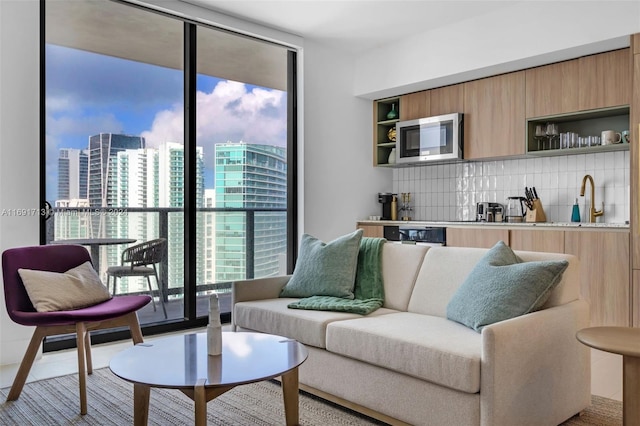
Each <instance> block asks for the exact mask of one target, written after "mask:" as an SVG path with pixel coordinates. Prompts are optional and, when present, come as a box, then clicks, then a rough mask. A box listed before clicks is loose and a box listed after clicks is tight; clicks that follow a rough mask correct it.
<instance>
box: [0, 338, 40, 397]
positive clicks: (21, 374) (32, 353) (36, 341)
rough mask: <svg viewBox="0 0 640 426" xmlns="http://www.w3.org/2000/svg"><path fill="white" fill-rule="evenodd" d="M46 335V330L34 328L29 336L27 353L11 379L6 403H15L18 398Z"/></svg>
mask: <svg viewBox="0 0 640 426" xmlns="http://www.w3.org/2000/svg"><path fill="white" fill-rule="evenodd" d="M46 335H47V333H46V329H43V328H42V327H36V330H35V331H34V332H33V336H31V341H30V342H29V346H28V347H27V351H26V352H25V354H24V357H23V358H22V362H21V363H20V368H19V369H18V373H17V374H16V378H15V379H13V385H11V390H10V391H9V395H7V401H15V400H16V399H18V397H19V396H20V393H21V392H22V388H23V387H24V383H25V382H26V381H27V377H28V376H29V371H31V366H32V365H33V360H34V359H35V358H36V354H37V353H38V350H40V345H41V344H42V339H44V338H45V336H46Z"/></svg>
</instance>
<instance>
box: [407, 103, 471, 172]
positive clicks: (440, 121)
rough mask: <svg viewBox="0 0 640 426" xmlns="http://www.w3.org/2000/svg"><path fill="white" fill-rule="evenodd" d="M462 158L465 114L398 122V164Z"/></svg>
mask: <svg viewBox="0 0 640 426" xmlns="http://www.w3.org/2000/svg"><path fill="white" fill-rule="evenodd" d="M461 159H462V114H460V113H454V114H446V115H438V116H434V117H427V118H419V119H416V120H407V121H399V122H397V123H396V164H398V165H408V164H411V163H421V162H426V161H455V160H461Z"/></svg>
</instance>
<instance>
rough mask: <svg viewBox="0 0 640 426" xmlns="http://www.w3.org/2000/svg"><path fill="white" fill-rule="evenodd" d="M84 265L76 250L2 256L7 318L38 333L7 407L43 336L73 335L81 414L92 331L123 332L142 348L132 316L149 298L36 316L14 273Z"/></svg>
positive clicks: (52, 248) (23, 250) (83, 252)
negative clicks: (76, 351) (123, 328)
mask: <svg viewBox="0 0 640 426" xmlns="http://www.w3.org/2000/svg"><path fill="white" fill-rule="evenodd" d="M87 261H89V262H90V261H91V256H90V255H89V252H88V251H87V249H86V248H84V247H82V246H77V245H48V246H34V247H19V248H13V249H8V250H5V251H4V253H2V275H3V281H4V299H5V304H6V306H7V312H8V314H9V317H10V318H11V319H12V320H13V321H14V322H15V323H18V324H21V325H26V326H35V327H36V328H35V331H34V333H33V336H32V337H31V342H30V343H29V346H28V347H27V351H26V352H25V354H24V357H23V358H22V362H21V364H20V368H19V369H18V372H17V374H16V377H15V379H14V381H13V385H12V386H11V390H10V391H9V395H8V396H7V401H14V400H16V399H18V397H19V396H20V393H21V392H22V388H23V387H24V383H25V381H26V379H27V376H28V375H29V371H30V370H31V366H32V365H33V360H34V359H35V357H36V355H37V353H38V350H39V349H40V344H41V343H42V340H43V339H44V338H45V337H46V336H53V335H60V334H69V333H76V339H77V340H76V342H77V346H78V383H79V387H80V414H86V413H87V387H86V382H87V374H91V373H93V366H92V362H91V339H90V336H89V333H90V331H93V330H100V329H106V328H115V327H122V326H127V327H129V329H130V331H131V337H132V339H133V342H134V344H136V343H142V342H143V339H142V331H141V330H140V324H139V322H138V316H137V314H136V311H137V310H138V309H140V308H142V307H143V306H145V305H146V304H147V303H149V301H150V297H149V296H147V295H140V296H124V297H115V298H112V299H110V300H107V301H106V302H102V303H98V304H96V305H93V306H89V307H87V308H81V309H74V310H70V311H53V312H37V311H36V309H35V308H34V306H33V303H31V299H30V298H29V295H28V293H27V290H26V288H25V286H24V283H23V281H22V279H21V278H20V274H19V273H18V269H21V268H22V269H33V270H39V271H49V272H58V273H62V272H66V271H68V270H69V269H72V268H75V267H76V266H79V265H82V264H83V263H85V262H87Z"/></svg>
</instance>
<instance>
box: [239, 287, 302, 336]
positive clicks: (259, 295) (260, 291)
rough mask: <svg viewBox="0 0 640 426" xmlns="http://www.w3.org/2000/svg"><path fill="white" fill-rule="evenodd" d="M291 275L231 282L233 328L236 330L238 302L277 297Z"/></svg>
mask: <svg viewBox="0 0 640 426" xmlns="http://www.w3.org/2000/svg"><path fill="white" fill-rule="evenodd" d="M290 278H291V275H279V276H276V277H268V278H254V279H251V280H242V281H233V282H232V283H231V328H232V330H233V331H236V323H235V321H234V314H233V313H234V311H235V306H236V303H238V302H249V301H252V300H265V299H276V298H277V297H278V296H279V295H280V291H281V290H282V288H283V287H284V286H285V285H286V284H287V282H289V279H290Z"/></svg>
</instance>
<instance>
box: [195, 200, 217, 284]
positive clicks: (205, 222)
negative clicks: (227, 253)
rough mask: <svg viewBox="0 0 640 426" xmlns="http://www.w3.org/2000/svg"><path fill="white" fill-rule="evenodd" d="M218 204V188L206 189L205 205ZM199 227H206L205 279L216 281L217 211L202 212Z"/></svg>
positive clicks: (208, 281)
mask: <svg viewBox="0 0 640 426" xmlns="http://www.w3.org/2000/svg"><path fill="white" fill-rule="evenodd" d="M215 206H216V190H215V189H213V188H209V189H205V190H204V207H205V208H214V207H215ZM198 227H204V239H203V241H204V279H205V281H206V283H207V284H209V283H215V279H216V278H215V273H216V267H215V261H216V256H215V248H216V212H202V213H199V215H198Z"/></svg>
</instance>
